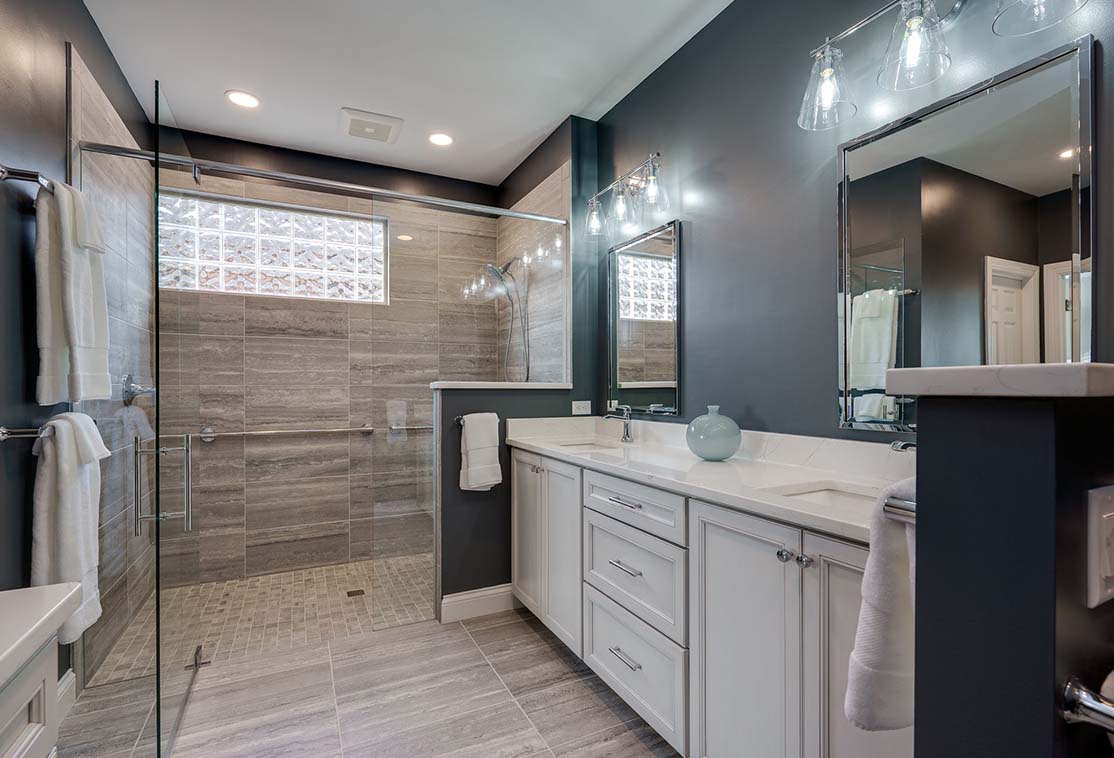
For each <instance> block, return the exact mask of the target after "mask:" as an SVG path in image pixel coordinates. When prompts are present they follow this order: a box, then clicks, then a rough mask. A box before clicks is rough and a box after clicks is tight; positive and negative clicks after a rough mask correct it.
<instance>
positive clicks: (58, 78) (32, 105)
mask: <svg viewBox="0 0 1114 758" xmlns="http://www.w3.org/2000/svg"><path fill="white" fill-rule="evenodd" d="M0 33H2V38H3V44H2V45H0V71H3V72H4V74H3V76H0V134H2V135H3V139H0V163H4V164H5V165H9V166H16V167H18V168H28V169H35V170H37V171H39V172H41V173H43V174H45V175H47V176H49V177H52V178H56V179H62V180H64V179H65V178H66V42H67V41H69V42H72V43H73V44H74V46H75V47H76V48H77V51H78V53H79V54H80V55H81V57H82V58H83V59H84V60H85V63H86V64H87V65H88V66H89V69H90V70H91V71H92V72H93V75H94V76H96V77H97V80H98V82H100V84H101V86H102V87H103V88H104V90H105V92H106V93H107V94H108V97H109V98H110V99H111V101H112V103H113V105H115V106H116V109H117V111H118V112H119V113H120V115H121V117H122V118H123V120H124V122H125V123H126V124H128V126H129V129H131V131H132V133H133V134H134V135H135V137H136V139H137V140H138V141H139V143H140V144H141V145H145V144H148V143H149V136H150V135H149V134H148V130H147V129H146V123H147V119H146V118H145V117H144V115H143V110H142V109H141V108H140V107H139V102H138V101H137V100H136V99H135V96H134V95H133V94H132V92H131V89H129V87H128V84H127V81H126V80H125V79H124V76H123V74H122V73H121V72H120V69H119V67H118V66H117V65H116V61H115V59H114V58H113V57H112V54H111V52H109V49H108V46H107V45H106V44H105V42H104V39H103V38H102V37H101V34H100V31H99V30H98V29H97V27H96V25H95V24H94V23H93V19H92V18H91V17H90V16H89V13H88V11H87V10H86V9H85V5H84V4H83V3H82V2H81V0H0ZM35 189H36V188H35V186H34V185H31V184H26V183H22V182H3V183H0V251H2V253H0V355H3V356H4V359H3V360H2V361H0V425H4V426H32V425H35V424H38V423H39V422H41V421H43V420H45V419H46V418H47V417H48V416H50V415H51V413H52V412H53V410H54V409H51V408H40V407H39V406H37V405H36V404H35V400H34V397H35V377H36V375H37V374H38V350H37V347H36V343H35V298H34V291H35V287H34V280H35V272H34V240H35V228H34V227H35V224H34V209H33V205H32V203H33V199H34V193H35ZM34 471H35V459H34V457H33V456H32V455H31V443H30V441H12V442H5V443H3V445H2V446H0V590H4V589H11V588H14V587H23V586H26V585H27V584H28V583H29V581H30V560H31V536H30V535H31V487H32V483H33V481H34Z"/></svg>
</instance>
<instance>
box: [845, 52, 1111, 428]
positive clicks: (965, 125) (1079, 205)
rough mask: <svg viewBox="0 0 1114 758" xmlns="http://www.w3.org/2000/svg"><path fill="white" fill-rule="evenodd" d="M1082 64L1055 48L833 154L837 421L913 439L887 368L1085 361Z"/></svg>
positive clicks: (1087, 225)
mask: <svg viewBox="0 0 1114 758" xmlns="http://www.w3.org/2000/svg"><path fill="white" fill-rule="evenodd" d="M1089 60H1090V58H1089V55H1088V56H1086V58H1085V59H1084V57H1083V56H1082V54H1081V53H1080V52H1079V50H1078V49H1076V48H1066V49H1065V52H1062V53H1060V54H1052V55H1049V56H1047V57H1045V58H1043V59H1041V60H1038V61H1034V62H1033V63H1032V65H1031V67H1030V68H1028V69H1027V70H1025V71H1024V72H1023V73H1020V74H1016V75H1013V76H1009V77H1006V76H1003V77H1002V78H1001V79H1000V80H998V81H995V82H993V83H992V84H991V85H989V86H985V85H984V86H980V87H979V88H978V89H972V90H971V91H970V92H969V93H967V94H965V95H963V96H961V97H958V98H957V99H952V100H948V101H946V102H941V103H940V104H938V105H937V106H934V107H930V108H927V109H924V110H923V111H921V112H919V113H917V114H915V115H914V116H912V117H910V118H908V119H904V120H902V121H900V122H898V125H897V126H894V127H890V128H887V129H883V130H880V131H878V132H875V133H871V134H867V135H863V136H862V137H860V138H858V139H856V140H853V141H852V142H851V143H849V144H847V145H845V146H843V148H841V153H840V155H841V157H842V166H843V168H844V174H843V176H842V177H841V180H842V181H841V183H840V196H839V197H840V203H841V219H842V221H843V227H842V230H841V232H842V233H841V236H840V240H839V242H840V256H841V259H840V270H841V272H842V276H841V281H840V292H839V302H840V311H839V319H840V321H841V328H840V336H841V343H840V354H839V355H840V364H841V365H840V374H839V375H840V386H839V397H840V421H841V424H842V425H844V426H852V427H858V428H877V429H897V430H900V431H913V430H915V426H916V418H915V399H914V398H900V397H890V396H888V395H886V394H885V372H886V371H887V370H888V369H890V368H919V367H937V366H941V367H942V366H972V365H1007V364H1028V363H1040V362H1046V363H1054V362H1069V361H1080V360H1083V361H1086V360H1090V357H1091V353H1090V344H1091V322H1092V311H1091V253H1090V236H1091V212H1092V211H1091V208H1092V200H1091V191H1090V173H1091V150H1090V128H1091V124H1090V123H1089V119H1088V116H1087V113H1086V112H1085V111H1084V110H1081V103H1085V102H1089V101H1090V92H1088V91H1082V90H1083V85H1084V84H1086V85H1088V86H1089V83H1090V80H1091V77H1090V75H1089V74H1087V73H1085V66H1086V67H1089V65H1090V64H1089ZM1086 70H1089V68H1088V69H1086ZM899 246H900V249H901V251H902V255H895V254H894V250H896V249H898V247H899ZM887 269H888V271H886V270H887Z"/></svg>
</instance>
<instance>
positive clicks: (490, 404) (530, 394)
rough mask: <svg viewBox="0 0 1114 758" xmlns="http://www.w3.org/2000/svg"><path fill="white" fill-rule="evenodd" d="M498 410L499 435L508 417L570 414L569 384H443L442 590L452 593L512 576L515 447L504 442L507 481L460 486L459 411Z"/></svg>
mask: <svg viewBox="0 0 1114 758" xmlns="http://www.w3.org/2000/svg"><path fill="white" fill-rule="evenodd" d="M481 411H483V412H494V413H498V414H499V419H500V424H499V441H500V442H502V441H503V440H504V439H506V432H507V422H506V420H507V419H508V418H535V417H537V418H541V417H552V416H567V415H569V393H568V392H567V391H565V390H502V391H499V392H492V391H491V390H441V404H440V406H439V408H438V411H437V414H438V422H439V424H440V429H441V475H440V481H439V482H438V486H439V487H440V488H441V533H440V534H441V594H442V595H451V594H453V593H456V592H465V591H467V590H474V589H478V588H480V587H492V586H495V585H499V584H506V583H508V582H510V580H511V469H510V448H508V447H507V446H506V445H503V446H502V447H500V450H499V462H500V464H501V465H502V467H503V483H502V484H499V485H496V486H495V487H494V488H492V489H491V490H490V491H489V492H465V491H463V490H461V489H460V433H461V428H460V427H459V426H458V425H457V424H456V423H455V421H454V419H455V418H456V417H457V416H462V415H465V414H468V413H478V412H481Z"/></svg>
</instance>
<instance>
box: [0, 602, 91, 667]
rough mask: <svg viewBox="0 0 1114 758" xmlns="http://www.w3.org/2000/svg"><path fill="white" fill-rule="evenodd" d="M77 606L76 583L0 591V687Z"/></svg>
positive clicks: (48, 638) (56, 630)
mask: <svg viewBox="0 0 1114 758" xmlns="http://www.w3.org/2000/svg"><path fill="white" fill-rule="evenodd" d="M79 605H81V585H80V584H77V583H76V582H69V583H67V584H48V585H45V586H43V587H27V588H26V589H20V590H7V591H5V592H0V685H2V684H4V683H5V682H7V681H8V680H9V679H11V678H12V676H14V675H15V673H16V672H17V671H19V669H20V668H21V667H22V666H23V665H24V664H25V663H27V661H29V660H31V656H33V655H34V654H35V653H36V652H37V651H38V650H39V648H41V647H42V646H43V645H45V644H46V643H47V641H49V640H50V638H51V637H53V636H54V635H55V634H57V632H58V628H59V627H60V626H62V624H63V623H64V622H65V620H66V619H68V618H69V617H70V616H71V615H72V614H73V612H74V611H76V610H77V608H78V606H79Z"/></svg>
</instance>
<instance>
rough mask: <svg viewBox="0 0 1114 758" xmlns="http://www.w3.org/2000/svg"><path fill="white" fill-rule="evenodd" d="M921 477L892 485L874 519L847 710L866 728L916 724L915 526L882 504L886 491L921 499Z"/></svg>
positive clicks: (849, 675) (849, 671)
mask: <svg viewBox="0 0 1114 758" xmlns="http://www.w3.org/2000/svg"><path fill="white" fill-rule="evenodd" d="M916 483H917V480H916V479H906V480H904V481H901V482H898V483H897V484H894V485H893V486H891V487H890V488H889V489H887V490H886V491H885V492H884V493H883V494H882V496H881V497H880V498H879V500H878V504H877V505H876V506H875V507H874V515H873V516H872V518H871V522H870V556H869V557H868V558H867V561H866V573H865V575H864V576H863V590H862V591H863V602H862V606H861V607H860V609H859V627H858V629H857V630H856V632H855V648H854V650H852V652H851V660H850V663H849V667H848V672H847V694H846V696H845V698H844V701H843V711H844V713H845V714H846V716H847V720H848V721H850V722H851V723H852V724H854V725H855V726H857V727H859V728H860V729H865V730H867V731H871V732H875V731H887V730H892V729H904V728H905V727H908V726H912V725H913V649H914V645H913V614H914V605H913V598H914V591H913V588H914V587H915V586H916V536H917V532H916V527H914V526H913V525H912V524H905V523H903V522H900V521H896V520H894V519H892V518H890V517H889V516H887V515H886V514H885V512H884V511H883V509H882V506H883V504H884V503H885V501H886V498H887V497H890V496H893V497H898V498H901V499H903V500H911V501H915V500H916V492H917V484H916Z"/></svg>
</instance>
